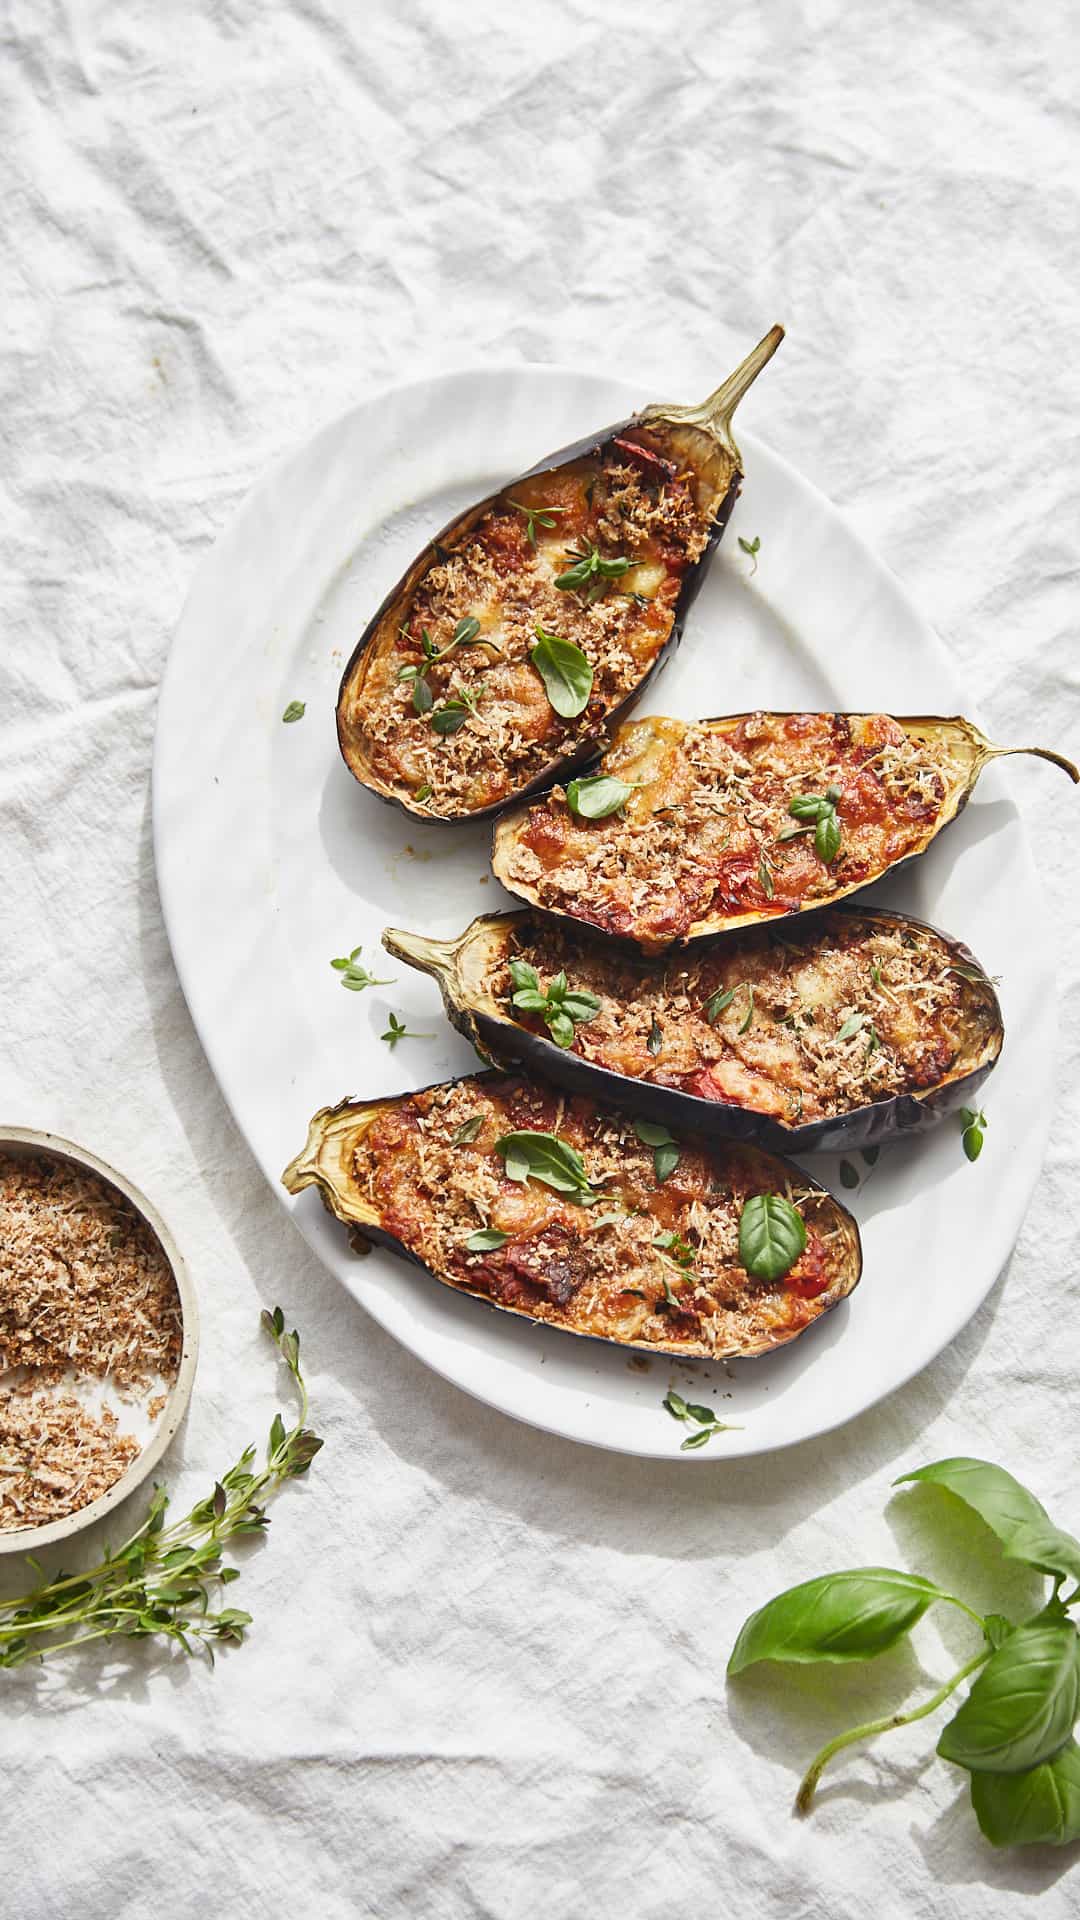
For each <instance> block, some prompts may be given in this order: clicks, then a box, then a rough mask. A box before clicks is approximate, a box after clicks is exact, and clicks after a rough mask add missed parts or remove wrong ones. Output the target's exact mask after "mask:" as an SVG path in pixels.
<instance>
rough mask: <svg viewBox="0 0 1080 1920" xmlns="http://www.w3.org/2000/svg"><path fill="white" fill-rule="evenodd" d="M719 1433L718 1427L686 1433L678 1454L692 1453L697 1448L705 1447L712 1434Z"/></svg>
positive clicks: (703, 1428)
mask: <svg viewBox="0 0 1080 1920" xmlns="http://www.w3.org/2000/svg"><path fill="white" fill-rule="evenodd" d="M719 1432H720V1428H719V1427H702V1428H701V1430H700V1432H698V1433H688V1434H687V1436H686V1439H685V1440H684V1441H683V1443H682V1446H681V1447H680V1448H679V1452H680V1453H692V1452H694V1450H695V1449H696V1448H697V1447H704V1446H707V1445H708V1443H709V1441H710V1440H711V1439H712V1437H713V1434H714V1433H719Z"/></svg>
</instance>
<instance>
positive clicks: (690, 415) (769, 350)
mask: <svg viewBox="0 0 1080 1920" xmlns="http://www.w3.org/2000/svg"><path fill="white" fill-rule="evenodd" d="M783 337H784V329H783V327H781V326H779V325H778V326H775V327H770V328H769V331H768V333H767V334H766V335H765V337H764V339H762V340H759V341H758V343H757V346H756V347H755V348H754V350H753V352H752V353H748V354H747V356H746V359H745V360H743V361H742V362H741V364H740V365H739V366H737V367H736V369H735V371H734V373H729V374H728V377H727V379H726V380H725V381H724V382H723V384H722V385H721V386H719V387H717V389H716V392H715V393H710V395H709V397H708V399H707V400H703V401H702V402H701V404H700V406H696V407H673V406H653V407H646V408H645V411H644V413H643V414H642V416H641V418H642V419H643V420H645V421H648V419H649V416H650V414H651V415H653V416H654V417H655V418H656V419H660V420H668V421H672V422H674V423H675V424H676V425H678V426H686V427H702V428H704V429H705V430H706V432H708V433H711V434H713V435H714V437H715V438H716V439H717V440H719V441H721V442H723V443H730V432H731V422H732V418H733V416H734V413H735V409H736V407H737V406H738V404H739V401H740V400H741V399H742V397H743V395H744V394H745V393H747V392H748V391H749V389H750V388H751V387H752V386H753V384H754V381H755V380H756V379H757V377H758V374H759V373H760V372H761V369H762V367H765V366H767V365H768V363H769V361H770V360H771V359H772V357H773V354H774V353H775V352H776V349H777V347H778V346H779V345H780V342H781V340H782V339H783Z"/></svg>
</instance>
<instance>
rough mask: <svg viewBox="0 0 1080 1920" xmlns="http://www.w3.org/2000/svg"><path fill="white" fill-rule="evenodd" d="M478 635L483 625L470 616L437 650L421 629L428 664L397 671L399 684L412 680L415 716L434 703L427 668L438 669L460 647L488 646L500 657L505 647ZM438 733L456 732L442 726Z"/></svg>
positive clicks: (427, 710)
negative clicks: (443, 645)
mask: <svg viewBox="0 0 1080 1920" xmlns="http://www.w3.org/2000/svg"><path fill="white" fill-rule="evenodd" d="M479 636H480V622H479V620H474V619H473V617H472V615H471V614H470V615H468V616H467V617H466V618H465V619H464V620H459V621H458V623H457V626H456V627H455V628H454V631H453V634H452V635H451V638H450V639H449V640H448V641H447V643H446V645H445V647H441V648H440V647H437V646H436V645H435V642H434V640H433V639H432V637H431V635H430V633H429V632H428V630H427V628H426V627H421V629H420V651H421V653H422V654H423V656H424V662H425V664H424V665H423V666H422V667H412V666H410V667H399V668H398V680H399V681H401V682H406V681H410V680H411V681H412V690H413V696H412V703H413V711H414V712H415V713H430V712H431V709H432V707H433V706H434V704H435V699H434V695H433V694H432V691H431V688H430V686H429V685H428V682H427V680H426V679H425V677H424V676H425V674H426V673H427V670H428V668H429V667H433V666H435V665H436V664H437V663H438V661H440V660H446V659H447V658H448V657H449V655H450V654H452V653H453V652H454V651H455V650H456V649H457V648H458V647H487V648H488V650H489V651H490V652H491V653H495V654H500V655H501V653H502V648H501V647H497V646H496V645H495V642H494V640H482V639H481V638H480V637H479ZM464 718H465V716H464V714H463V715H462V721H463V720H464ZM458 724H459V725H460V724H461V722H460V721H459V723H458ZM439 731H440V732H443V733H450V732H456V731H457V729H456V728H451V727H442V728H440V729H439Z"/></svg>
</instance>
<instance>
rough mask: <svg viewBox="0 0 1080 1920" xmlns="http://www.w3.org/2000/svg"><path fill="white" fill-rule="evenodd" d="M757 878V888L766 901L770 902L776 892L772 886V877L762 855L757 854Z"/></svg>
mask: <svg viewBox="0 0 1080 1920" xmlns="http://www.w3.org/2000/svg"><path fill="white" fill-rule="evenodd" d="M757 877H758V886H759V887H760V888H761V891H762V893H763V894H764V895H765V898H766V900H771V899H772V897H773V895H774V893H775V892H776V888H775V886H774V885H773V877H772V873H771V871H770V869H769V863H768V861H767V860H766V858H765V855H764V854H763V853H759V855H758V863H757Z"/></svg>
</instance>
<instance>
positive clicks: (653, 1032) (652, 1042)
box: [645, 1013, 664, 1060]
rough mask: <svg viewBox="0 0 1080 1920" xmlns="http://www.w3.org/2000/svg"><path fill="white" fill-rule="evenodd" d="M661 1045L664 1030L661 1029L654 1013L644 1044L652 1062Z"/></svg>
mask: <svg viewBox="0 0 1080 1920" xmlns="http://www.w3.org/2000/svg"><path fill="white" fill-rule="evenodd" d="M663 1044H664V1030H663V1028H662V1027H661V1025H660V1022H659V1020H658V1019H657V1017H656V1015H655V1013H654V1014H653V1017H652V1026H651V1027H650V1028H649V1037H648V1039H647V1040H646V1042H645V1045H646V1046H647V1048H648V1050H649V1052H650V1053H651V1054H652V1057H653V1059H654V1060H655V1059H656V1056H657V1054H658V1053H659V1051H660V1049H661V1047H662V1046H663Z"/></svg>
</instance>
